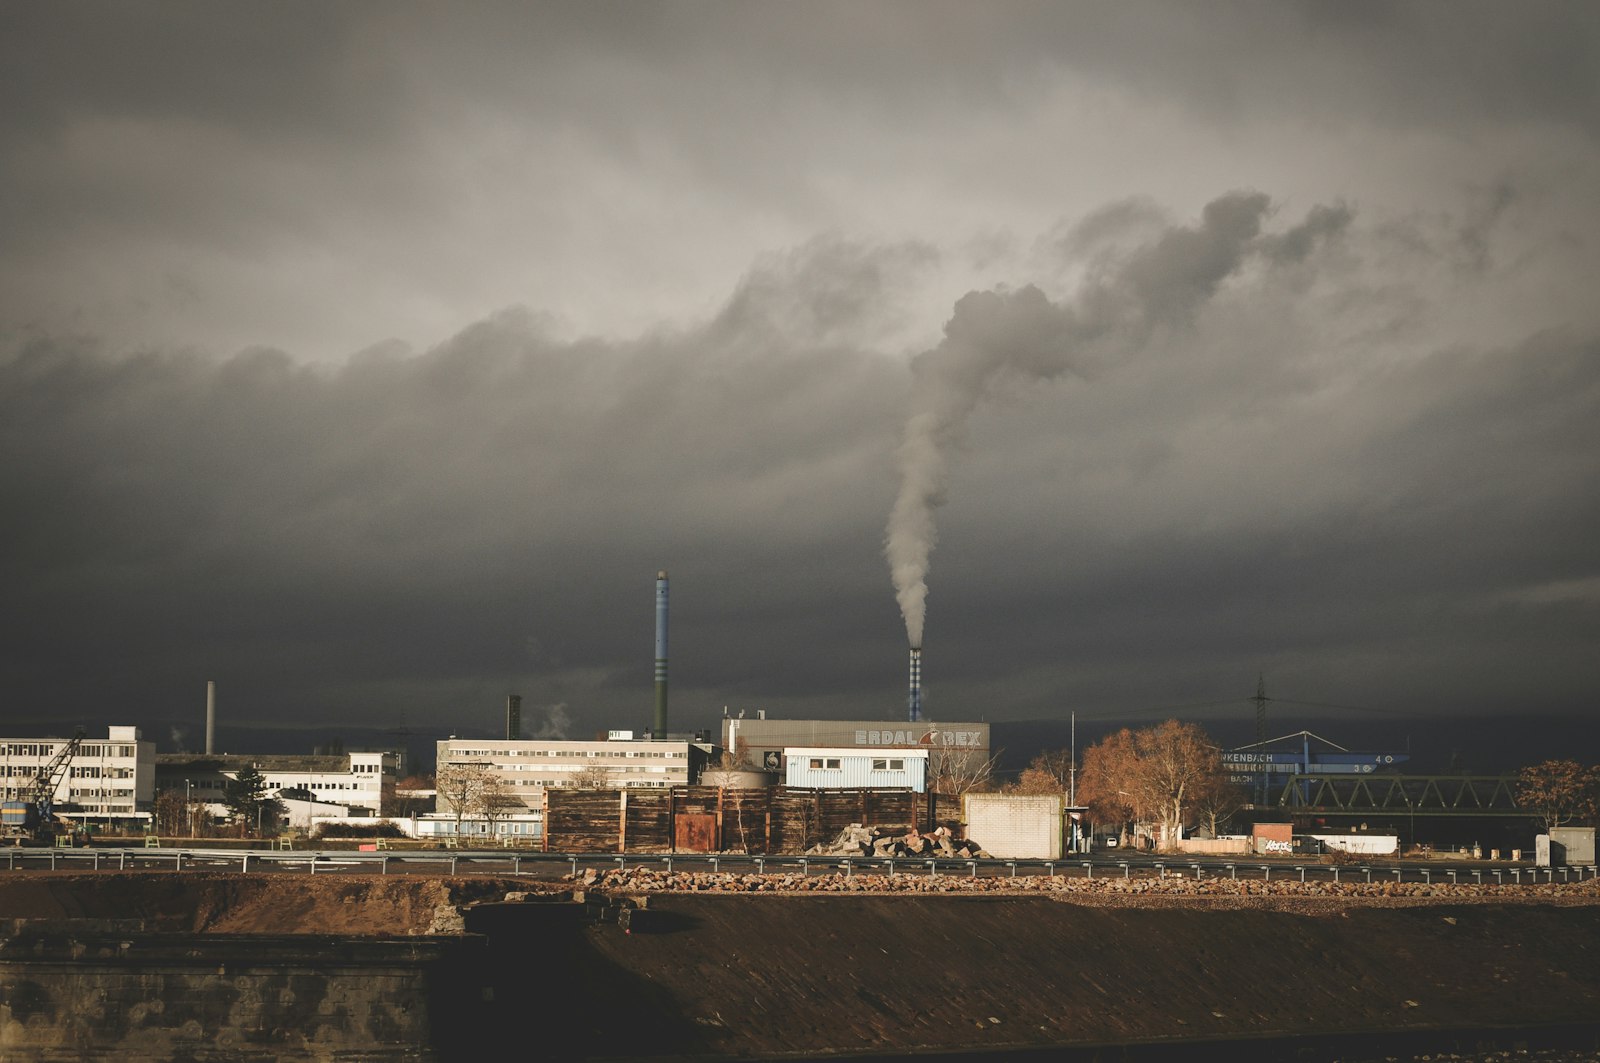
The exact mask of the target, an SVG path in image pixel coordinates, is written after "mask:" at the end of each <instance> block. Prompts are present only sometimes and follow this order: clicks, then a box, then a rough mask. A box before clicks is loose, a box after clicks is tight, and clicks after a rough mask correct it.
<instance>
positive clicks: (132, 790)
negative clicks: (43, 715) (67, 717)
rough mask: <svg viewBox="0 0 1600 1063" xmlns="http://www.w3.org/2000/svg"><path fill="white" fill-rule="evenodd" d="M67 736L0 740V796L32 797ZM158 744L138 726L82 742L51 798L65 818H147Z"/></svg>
mask: <svg viewBox="0 0 1600 1063" xmlns="http://www.w3.org/2000/svg"><path fill="white" fill-rule="evenodd" d="M71 742H72V740H71V739H68V738H0V794H3V797H0V800H7V801H14V800H20V799H25V798H27V797H28V795H29V791H30V787H31V784H32V783H33V781H34V780H35V779H36V778H37V777H38V775H39V772H40V770H41V769H42V768H44V767H45V766H46V765H48V764H49V763H50V761H51V760H52V759H53V758H54V757H55V756H56V754H58V753H60V752H62V751H63V750H65V749H66V748H67V746H68V745H69V744H71ZM155 763H156V744H155V743H154V742H147V741H145V740H143V739H142V738H141V737H140V734H139V729H138V728H137V727H110V728H108V729H107V731H106V737H105V738H104V739H96V738H85V739H82V740H81V741H80V742H79V745H78V748H77V750H76V751H75V752H74V753H73V754H72V759H71V760H70V761H69V762H68V763H67V765H66V771H65V772H64V773H63V774H62V776H61V781H60V782H59V783H58V784H57V786H56V790H55V794H54V795H53V797H52V798H51V803H52V805H53V806H54V811H55V814H56V815H58V816H61V817H62V818H64V819H71V820H86V821H89V822H92V823H107V822H116V821H127V820H134V819H149V817H150V805H151V803H152V802H153V801H154V800H155V777H156V772H155Z"/></svg>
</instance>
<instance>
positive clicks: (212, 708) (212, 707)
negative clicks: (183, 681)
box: [206, 679, 217, 756]
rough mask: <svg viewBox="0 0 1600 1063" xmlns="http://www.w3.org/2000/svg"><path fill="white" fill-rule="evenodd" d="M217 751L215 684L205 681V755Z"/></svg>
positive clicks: (214, 682)
mask: <svg viewBox="0 0 1600 1063" xmlns="http://www.w3.org/2000/svg"><path fill="white" fill-rule="evenodd" d="M216 751H217V682H216V680H214V679H209V680H207V681H206V755H207V756H210V755H211V754H213V753H215V752H216Z"/></svg>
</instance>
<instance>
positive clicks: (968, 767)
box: [923, 723, 1000, 799]
mask: <svg viewBox="0 0 1600 1063" xmlns="http://www.w3.org/2000/svg"><path fill="white" fill-rule="evenodd" d="M927 728H928V732H927V736H926V737H924V739H923V742H924V743H925V744H927V747H928V791H929V792H930V793H936V794H945V795H947V796H950V797H955V798H958V799H959V798H960V797H962V796H964V795H966V794H971V793H988V792H989V791H991V790H993V789H994V788H995V785H994V768H995V764H996V763H998V762H999V760H1000V751H999V750H996V751H995V752H994V753H993V754H992V755H990V756H984V755H983V751H982V750H980V749H975V748H973V747H972V746H947V745H945V744H944V743H943V742H942V741H935V740H934V739H935V737H936V736H938V735H939V734H940V731H939V727H938V725H937V724H934V723H929V724H927Z"/></svg>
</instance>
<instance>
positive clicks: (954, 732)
mask: <svg viewBox="0 0 1600 1063" xmlns="http://www.w3.org/2000/svg"><path fill="white" fill-rule="evenodd" d="M722 745H723V748H724V749H727V750H730V751H732V752H733V753H734V754H735V755H736V756H740V757H742V758H743V760H744V763H746V764H747V765H749V766H750V767H752V768H755V769H758V770H763V771H783V770H785V769H784V761H783V756H784V753H785V751H786V750H789V749H792V748H797V747H802V748H807V749H810V748H816V747H838V748H845V749H854V750H857V751H858V752H861V753H867V752H870V751H872V750H885V749H924V750H927V751H928V754H929V757H928V767H927V771H928V775H927V778H929V779H934V778H937V777H938V776H939V774H940V772H941V770H942V769H945V768H952V767H953V768H959V769H961V770H963V771H970V770H973V769H975V768H976V767H978V766H981V765H982V764H983V763H984V762H986V761H987V760H988V759H989V756H990V750H989V725H988V724H987V723H934V722H930V721H926V720H924V721H922V722H919V723H915V724H912V723H905V722H896V721H886V720H775V719H768V718H767V715H766V713H764V712H760V713H757V715H756V716H755V717H753V718H751V719H745V718H744V717H743V716H742V715H738V716H727V717H724V719H723V721H722Z"/></svg>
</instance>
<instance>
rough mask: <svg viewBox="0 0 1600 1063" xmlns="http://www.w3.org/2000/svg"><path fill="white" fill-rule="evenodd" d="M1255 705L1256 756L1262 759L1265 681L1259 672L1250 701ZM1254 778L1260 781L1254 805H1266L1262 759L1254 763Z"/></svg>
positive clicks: (1264, 733)
mask: <svg viewBox="0 0 1600 1063" xmlns="http://www.w3.org/2000/svg"><path fill="white" fill-rule="evenodd" d="M1251 700H1252V701H1254V702H1255V703H1256V754H1257V756H1258V757H1262V758H1264V757H1265V756H1266V753H1267V679H1266V676H1264V675H1262V674H1261V673H1260V672H1257V673H1256V696H1255V697H1254V698H1252V699H1251ZM1256 767H1257V769H1258V771H1257V772H1256V777H1257V778H1258V779H1259V780H1260V781H1259V782H1257V784H1256V790H1257V796H1256V804H1258V805H1264V804H1266V803H1267V763H1266V761H1265V760H1264V759H1261V760H1257V761H1256Z"/></svg>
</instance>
